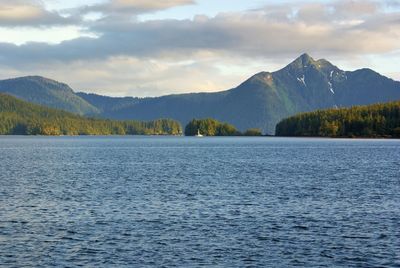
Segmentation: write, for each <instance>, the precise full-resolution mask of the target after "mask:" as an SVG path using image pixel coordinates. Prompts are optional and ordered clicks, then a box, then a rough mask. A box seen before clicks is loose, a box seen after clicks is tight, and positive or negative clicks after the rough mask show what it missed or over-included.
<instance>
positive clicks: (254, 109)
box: [80, 54, 400, 134]
mask: <svg viewBox="0 0 400 268" xmlns="http://www.w3.org/2000/svg"><path fill="white" fill-rule="evenodd" d="M80 96H81V97H82V98H84V99H85V100H86V101H88V102H89V103H91V104H92V105H94V106H96V105H98V103H97V102H95V101H93V96H91V97H90V98H89V97H86V96H84V95H80ZM399 99H400V82H396V81H393V80H392V79H389V78H387V77H384V76H382V75H379V74H378V73H376V72H374V71H372V70H370V69H361V70H356V71H354V72H346V71H343V70H340V69H339V68H338V67H336V66H335V65H333V64H331V63H330V62H328V61H327V60H324V59H320V60H314V59H313V58H312V57H310V56H309V55H308V54H303V55H301V56H300V57H299V58H297V59H296V60H295V61H293V62H292V63H290V64H289V65H287V66H286V67H284V68H283V69H281V70H279V71H276V72H272V73H270V72H261V73H258V74H256V75H254V76H253V77H251V78H249V79H248V80H246V81H245V82H243V83H242V84H241V85H239V86H238V87H236V88H234V89H231V90H227V91H221V92H216V93H193V94H179V95H169V96H163V97H157V98H144V99H131V103H130V104H126V105H122V106H119V104H118V103H119V102H120V101H121V100H120V99H113V98H107V99H106V100H107V103H108V104H107V106H109V107H118V108H116V109H111V110H110V109H108V110H106V111H104V112H103V114H102V115H103V116H105V117H108V118H114V119H130V118H134V119H138V120H151V119H155V118H173V119H176V120H178V121H180V122H181V123H182V124H184V125H185V124H186V123H187V122H189V121H190V120H191V119H193V118H207V117H211V118H215V119H217V120H220V121H224V122H228V123H230V124H233V125H235V126H236V127H237V128H238V129H239V130H241V131H243V130H245V129H249V128H260V129H262V130H263V131H264V132H265V133H268V134H272V133H274V132H275V126H276V124H277V123H278V122H279V121H280V120H281V119H283V118H285V117H288V116H291V115H294V114H296V113H299V112H307V111H313V110H317V109H324V108H333V107H349V106H353V105H366V104H372V103H377V102H388V101H394V100H399Z"/></svg>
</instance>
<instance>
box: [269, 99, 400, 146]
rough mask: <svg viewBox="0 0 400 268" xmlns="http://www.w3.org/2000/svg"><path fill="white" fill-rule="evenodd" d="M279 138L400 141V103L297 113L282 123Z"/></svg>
mask: <svg viewBox="0 0 400 268" xmlns="http://www.w3.org/2000/svg"><path fill="white" fill-rule="evenodd" d="M276 135H277V136H303V137H306V136H320V137H388V138H391V137H393V138H400V101H397V102H390V103H384V104H374V105H368V106H354V107H351V108H341V109H328V110H318V111H315V112H308V113H302V114H298V115H295V116H292V117H289V118H287V119H284V120H282V121H281V122H279V123H278V124H277V126H276Z"/></svg>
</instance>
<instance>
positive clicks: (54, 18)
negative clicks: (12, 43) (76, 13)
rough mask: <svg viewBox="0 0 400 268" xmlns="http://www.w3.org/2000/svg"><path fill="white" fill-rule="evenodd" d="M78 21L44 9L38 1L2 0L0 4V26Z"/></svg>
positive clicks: (56, 23)
mask: <svg viewBox="0 0 400 268" xmlns="http://www.w3.org/2000/svg"><path fill="white" fill-rule="evenodd" d="M78 21H79V20H78V19H77V18H72V17H63V16H61V15H60V14H58V13H57V12H54V11H48V10H46V9H45V8H44V6H43V5H42V4H41V2H39V1H29V0H13V1H11V0H2V1H1V5H0V26H3V27H16V26H28V27H38V26H46V25H47V26H48V25H67V24H74V23H78Z"/></svg>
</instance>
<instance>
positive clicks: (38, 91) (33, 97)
mask: <svg viewBox="0 0 400 268" xmlns="http://www.w3.org/2000/svg"><path fill="white" fill-rule="evenodd" d="M0 92H2V93H7V94H10V95H12V96H15V97H17V98H19V99H22V100H25V101H28V102H33V103H36V104H41V105H45V106H48V107H52V108H57V109H62V110H65V111H69V112H73V113H76V114H81V115H84V114H85V115H96V114H99V110H98V109H97V108H96V107H94V106H93V105H91V104H90V103H88V102H87V101H85V100H84V99H82V98H81V97H79V96H78V95H76V94H75V93H74V91H73V90H72V89H71V88H70V87H69V86H68V85H66V84H63V83H60V82H57V81H54V80H51V79H47V78H44V77H40V76H26V77H19V78H14V79H7V80H1V81H0Z"/></svg>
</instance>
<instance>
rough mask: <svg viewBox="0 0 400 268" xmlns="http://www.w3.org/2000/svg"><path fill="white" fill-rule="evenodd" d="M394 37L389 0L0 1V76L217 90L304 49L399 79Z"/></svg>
mask: <svg viewBox="0 0 400 268" xmlns="http://www.w3.org/2000/svg"><path fill="white" fill-rule="evenodd" d="M83 3H84V4H83ZM399 41H400V1H396V0H381V1H374V0H332V1H329V0H325V1H317V0H292V1H289V0H287V1H265V0H151V1H149V0H86V1H81V0H0V79H6V78H12V77H19V76H25V75H41V76H45V77H48V78H51V79H55V80H57V81H60V82H64V83H67V84H69V85H70V86H71V87H72V88H73V89H74V90H75V91H84V92H92V93H97V94H102V95H110V96H138V97H145V96H160V95H165V94H176V93H184V92H214V91H220V90H226V89H230V88H233V87H236V86H237V85H238V84H240V83H241V82H243V81H244V80H245V79H247V78H249V77H250V76H252V75H254V74H256V73H258V72H261V71H276V70H278V69H280V68H283V67H284V66H285V65H287V64H288V63H290V62H291V61H292V60H294V59H295V58H296V57H298V56H299V55H300V54H302V53H305V52H306V53H308V54H310V55H311V56H312V57H314V58H315V59H319V58H325V59H327V60H329V61H331V62H332V63H333V64H335V65H337V66H338V67H339V68H341V69H344V70H350V71H351V70H355V69H359V68H371V69H373V70H375V71H377V72H379V73H381V74H382V75H385V76H388V77H390V78H392V79H395V80H400V68H399V66H400V64H399V62H400V42H399Z"/></svg>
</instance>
